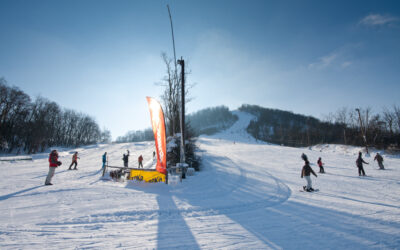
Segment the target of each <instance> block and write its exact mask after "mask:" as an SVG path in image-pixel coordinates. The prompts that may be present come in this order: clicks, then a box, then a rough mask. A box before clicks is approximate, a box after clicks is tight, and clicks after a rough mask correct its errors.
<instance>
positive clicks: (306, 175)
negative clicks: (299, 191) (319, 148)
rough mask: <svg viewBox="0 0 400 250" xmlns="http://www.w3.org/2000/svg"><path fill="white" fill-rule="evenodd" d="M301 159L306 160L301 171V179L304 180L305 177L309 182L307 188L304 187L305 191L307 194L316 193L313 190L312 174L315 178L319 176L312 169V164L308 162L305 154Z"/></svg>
mask: <svg viewBox="0 0 400 250" xmlns="http://www.w3.org/2000/svg"><path fill="white" fill-rule="evenodd" d="M301 158H303V160H304V166H303V169H302V170H301V178H303V176H304V178H305V179H306V181H307V186H303V189H304V190H305V191H307V192H312V191H314V189H313V188H312V183H311V176H310V174H313V175H314V176H315V177H317V175H316V174H315V172H314V170H312V168H311V167H310V162H309V161H308V159H307V156H306V155H305V154H302V155H301Z"/></svg>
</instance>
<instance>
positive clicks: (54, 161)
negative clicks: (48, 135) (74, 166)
mask: <svg viewBox="0 0 400 250" xmlns="http://www.w3.org/2000/svg"><path fill="white" fill-rule="evenodd" d="M58 166H61V161H58V152H57V150H55V149H54V150H52V151H51V153H50V155H49V173H48V174H47V178H46V181H45V183H44V184H45V185H53V184H52V183H51V179H52V178H53V176H54V173H55V171H56V167H58Z"/></svg>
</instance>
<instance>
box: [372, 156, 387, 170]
mask: <svg viewBox="0 0 400 250" xmlns="http://www.w3.org/2000/svg"><path fill="white" fill-rule="evenodd" d="M375 160H376V161H378V165H379V169H385V167H384V166H383V157H382V155H380V154H379V153H376V155H375V158H374V161H375Z"/></svg>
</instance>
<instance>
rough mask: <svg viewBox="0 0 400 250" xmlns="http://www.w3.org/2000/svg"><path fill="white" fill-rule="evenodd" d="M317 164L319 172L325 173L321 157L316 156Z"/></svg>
mask: <svg viewBox="0 0 400 250" xmlns="http://www.w3.org/2000/svg"><path fill="white" fill-rule="evenodd" d="M317 164H318V167H319V172H320V173H321V174H323V173H325V170H324V164H323V163H322V160H321V157H319V158H318V161H317Z"/></svg>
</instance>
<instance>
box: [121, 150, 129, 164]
mask: <svg viewBox="0 0 400 250" xmlns="http://www.w3.org/2000/svg"><path fill="white" fill-rule="evenodd" d="M126 151H127V152H128V153H127V154H124V155H123V157H122V160H123V161H124V167H126V168H127V167H128V162H129V150H126Z"/></svg>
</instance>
